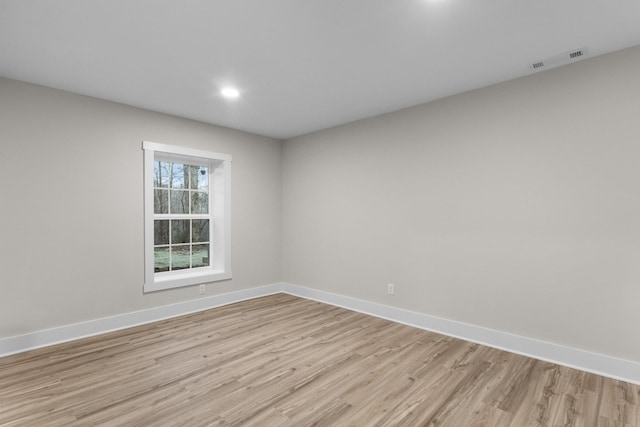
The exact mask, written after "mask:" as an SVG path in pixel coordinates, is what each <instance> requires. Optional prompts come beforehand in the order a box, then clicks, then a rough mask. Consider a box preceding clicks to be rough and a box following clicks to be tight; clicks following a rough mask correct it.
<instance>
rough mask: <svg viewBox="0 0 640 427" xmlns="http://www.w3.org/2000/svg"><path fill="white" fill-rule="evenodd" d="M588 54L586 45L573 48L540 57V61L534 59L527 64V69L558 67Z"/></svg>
mask: <svg viewBox="0 0 640 427" xmlns="http://www.w3.org/2000/svg"><path fill="white" fill-rule="evenodd" d="M588 54H589V51H588V50H587V48H586V47H583V48H581V49H574V50H571V51H569V52H564V53H560V54H558V55H554V56H551V57H549V58H544V59H541V60H540V61H536V62H534V63H530V64H529V69H530V70H532V71H539V70H542V69H549V68H554V67H559V66H561V65H565V64H568V63H570V62H572V61H576V60H578V59H582V58H583V57H586V56H587V55H588Z"/></svg>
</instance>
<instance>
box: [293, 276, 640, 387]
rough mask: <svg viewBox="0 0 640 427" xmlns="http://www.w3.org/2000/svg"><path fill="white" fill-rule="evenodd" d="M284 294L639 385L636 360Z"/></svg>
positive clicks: (320, 294) (309, 294)
mask: <svg viewBox="0 0 640 427" xmlns="http://www.w3.org/2000/svg"><path fill="white" fill-rule="evenodd" d="M282 286H283V291H284V292H285V293H287V294H290V295H294V296H298V297H302V298H306V299H311V300H315V301H319V302H323V303H326V304H331V305H335V306H338V307H343V308H347V309H349V310H353V311H358V312H360V313H364V314H369V315H372V316H376V317H381V318H383V319H388V320H391V321H394V322H398V323H402V324H405V325H409V326H414V327H417V328H420V329H425V330H428V331H432V332H437V333H440V334H443V335H448V336H451V337H455V338H460V339H463V340H466V341H471V342H475V343H478V344H483V345H486V346H489V347H493V348H497V349H500V350H505V351H508V352H511V353H516V354H521V355H523V356H528V357H532V358H534V359H539V360H544V361H547V362H551V363H555V364H558V365H563V366H567V367H569V368H574V369H579V370H581V371H586V372H591V373H594V374H597V375H602V376H605V377H609V378H614V379H617V380H621V381H626V382H629V383H633V384H638V385H640V363H638V362H633V361H629V360H623V359H618V358H615V357H611V356H606V355H603V354H597V353H592V352H589V351H585V350H580V349H576V348H571V347H565V346H562V345H558V344H553V343H549V342H545V341H539V340H536V339H531V338H527V337H522V336H518V335H513V334H509V333H506V332H501V331H497V330H494V329H488V328H483V327H480V326H474V325H470V324H466V323H461V322H456V321H453V320H447V319H442V318H439V317H434V316H429V315H427V314H422V313H417V312H413V311H408V310H403V309H400V308H395V307H390V306H386V305H382V304H376V303H372V302H368V301H364V300H359V299H356V298H351V297H346V296H343V295H338V294H332V293H329V292H324V291H319V290H317V289H311V288H305V287H302V286H297V285H293V284H289V283H284V284H283V285H282Z"/></svg>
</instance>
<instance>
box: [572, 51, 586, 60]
mask: <svg viewBox="0 0 640 427" xmlns="http://www.w3.org/2000/svg"><path fill="white" fill-rule="evenodd" d="M582 55H584V50H582V49H580V50H574V51H573V52H569V58H571V59H575V58H579V57H581V56H582Z"/></svg>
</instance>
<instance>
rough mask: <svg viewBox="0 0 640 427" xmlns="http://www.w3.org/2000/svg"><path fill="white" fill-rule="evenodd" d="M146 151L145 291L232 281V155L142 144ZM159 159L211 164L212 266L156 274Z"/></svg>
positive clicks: (148, 142)
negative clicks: (155, 172)
mask: <svg viewBox="0 0 640 427" xmlns="http://www.w3.org/2000/svg"><path fill="white" fill-rule="evenodd" d="M142 149H143V151H144V265H145V267H144V271H145V274H144V292H154V291H161V290H165V289H172V288H178V287H182V286H191V285H198V284H203V283H209V282H216V281H219V280H227V279H231V277H232V274H231V155H230V154H223V153H216V152H213V151H205V150H198V149H194V148H187V147H180V146H174V145H167V144H160V143H157V142H151V141H143V142H142ZM156 153H157V154H158V156H159V157H161V158H163V159H165V160H166V158H167V157H168V158H171V159H172V160H173V161H176V160H178V161H179V160H184V161H192V162H193V161H195V162H198V163H200V164H203V165H204V164H206V165H210V170H209V184H210V185H209V200H210V202H209V203H210V205H209V206H210V208H211V211H210V212H211V220H212V223H211V224H210V227H211V233H212V234H213V235H214V236H215V238H214V239H213V241H211V242H210V245H211V247H210V250H211V254H212V256H211V266H210V267H209V268H198V269H197V270H191V269H188V270H179V271H176V272H171V273H170V274H166V273H155V272H154V249H153V247H154V231H153V227H154V205H153V200H154V199H153V194H154V192H153V190H154V186H153V165H154V161H155V159H156Z"/></svg>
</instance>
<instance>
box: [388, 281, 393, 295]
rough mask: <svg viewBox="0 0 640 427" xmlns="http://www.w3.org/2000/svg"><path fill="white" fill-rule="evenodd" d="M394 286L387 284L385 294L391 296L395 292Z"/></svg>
mask: <svg viewBox="0 0 640 427" xmlns="http://www.w3.org/2000/svg"><path fill="white" fill-rule="evenodd" d="M394 288H395V285H394V284H393V283H387V293H388V294H389V295H393V293H394V291H395V289H394Z"/></svg>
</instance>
